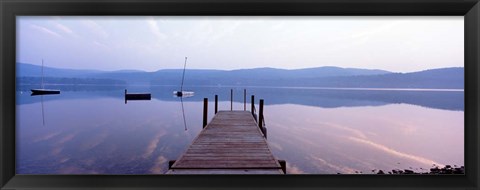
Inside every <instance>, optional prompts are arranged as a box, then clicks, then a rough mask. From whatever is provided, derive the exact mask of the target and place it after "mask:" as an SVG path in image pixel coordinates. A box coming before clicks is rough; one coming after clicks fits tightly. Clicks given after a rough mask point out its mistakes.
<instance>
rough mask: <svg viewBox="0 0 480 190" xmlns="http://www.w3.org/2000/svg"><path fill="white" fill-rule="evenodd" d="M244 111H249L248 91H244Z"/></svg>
mask: <svg viewBox="0 0 480 190" xmlns="http://www.w3.org/2000/svg"><path fill="white" fill-rule="evenodd" d="M243 111H247V89H243Z"/></svg>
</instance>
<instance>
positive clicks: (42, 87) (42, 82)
mask: <svg viewBox="0 0 480 190" xmlns="http://www.w3.org/2000/svg"><path fill="white" fill-rule="evenodd" d="M42 89H44V88H43V59H42Z"/></svg>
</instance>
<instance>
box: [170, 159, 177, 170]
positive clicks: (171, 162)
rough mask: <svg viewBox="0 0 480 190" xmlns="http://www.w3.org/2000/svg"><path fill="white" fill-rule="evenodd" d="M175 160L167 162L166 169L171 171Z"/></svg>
mask: <svg viewBox="0 0 480 190" xmlns="http://www.w3.org/2000/svg"><path fill="white" fill-rule="evenodd" d="M175 162H176V160H169V161H168V169H172V166H173V164H175Z"/></svg>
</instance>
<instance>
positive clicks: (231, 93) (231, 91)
mask: <svg viewBox="0 0 480 190" xmlns="http://www.w3.org/2000/svg"><path fill="white" fill-rule="evenodd" d="M232 110H233V89H230V111H232Z"/></svg>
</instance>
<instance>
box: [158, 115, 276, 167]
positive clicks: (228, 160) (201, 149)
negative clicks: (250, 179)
mask: <svg viewBox="0 0 480 190" xmlns="http://www.w3.org/2000/svg"><path fill="white" fill-rule="evenodd" d="M201 173H204V174H215V173H218V174H220V173H221V174H262V173H263V174H283V171H282V170H281V166H280V164H279V163H278V160H277V159H276V158H275V157H274V156H273V154H272V153H271V151H270V149H269V147H268V144H267V141H266V139H265V138H264V137H263V134H262V132H261V130H260V129H259V128H258V125H257V123H256V121H255V120H254V118H253V116H252V114H251V113H250V112H247V111H219V112H218V113H217V114H216V115H215V116H214V117H213V119H212V120H211V122H210V123H209V124H207V126H206V127H205V128H204V129H203V130H202V132H201V133H200V134H199V135H198V136H197V137H196V139H195V140H194V141H193V142H192V144H191V145H190V147H189V148H188V149H187V151H186V152H185V153H184V154H183V155H182V156H180V158H179V159H178V160H177V161H176V162H175V163H174V164H173V165H172V166H171V168H170V170H169V171H167V174H201Z"/></svg>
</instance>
